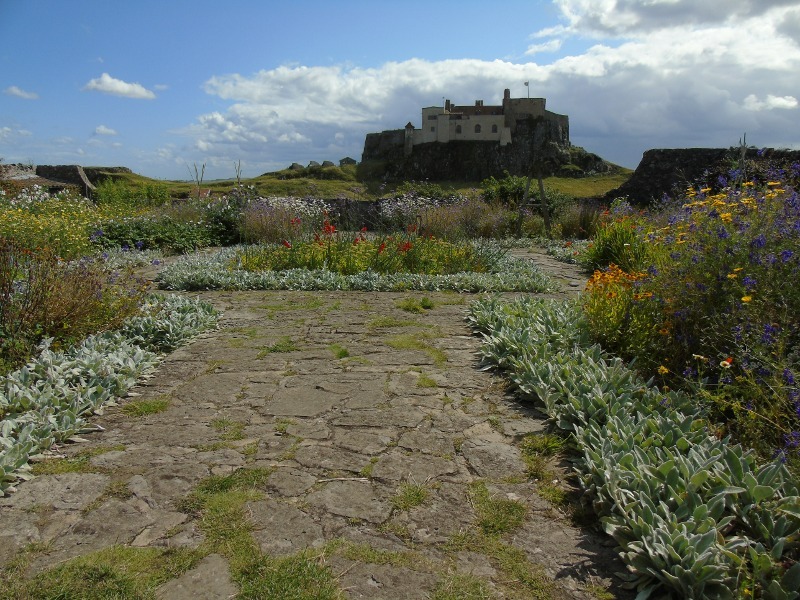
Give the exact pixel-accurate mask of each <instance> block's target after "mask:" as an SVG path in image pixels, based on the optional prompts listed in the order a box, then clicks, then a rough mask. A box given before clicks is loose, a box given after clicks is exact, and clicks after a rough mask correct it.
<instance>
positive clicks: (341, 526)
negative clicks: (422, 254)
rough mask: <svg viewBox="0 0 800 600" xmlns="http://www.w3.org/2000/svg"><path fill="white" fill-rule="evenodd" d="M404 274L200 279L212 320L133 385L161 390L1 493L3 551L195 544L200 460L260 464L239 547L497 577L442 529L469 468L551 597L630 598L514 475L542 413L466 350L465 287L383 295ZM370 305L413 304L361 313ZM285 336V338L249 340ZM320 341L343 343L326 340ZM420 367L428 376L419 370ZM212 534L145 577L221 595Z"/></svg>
mask: <svg viewBox="0 0 800 600" xmlns="http://www.w3.org/2000/svg"><path fill="white" fill-rule="evenodd" d="M415 294H416V293H412V292H408V293H358V294H356V293H345V292H319V293H314V294H309V293H305V292H286V291H281V292H202V293H201V294H200V295H201V296H202V297H203V298H205V299H207V300H209V301H211V302H212V303H214V304H215V305H216V306H217V307H218V308H220V309H221V310H224V311H227V312H226V313H225V315H224V316H223V318H222V320H221V324H220V329H219V330H217V331H214V332H210V333H208V334H205V335H204V336H203V337H202V338H201V339H199V340H197V341H196V342H195V343H193V344H190V345H188V346H186V347H184V348H181V349H179V350H178V351H177V352H175V353H173V354H172V355H170V356H168V357H166V359H165V360H164V362H163V363H162V364H161V366H160V367H159V369H158V370H157V371H156V373H155V374H154V377H152V378H151V379H149V380H147V381H146V382H143V383H142V384H141V385H139V386H137V387H136V388H135V389H134V390H133V392H134V393H138V394H140V395H141V396H142V397H154V396H156V395H163V396H164V397H166V398H167V399H168V400H169V405H168V409H167V410H166V411H164V412H161V413H158V414H153V415H148V416H146V417H142V418H133V417H130V416H128V415H126V414H124V413H123V412H122V410H121V406H116V407H115V406H110V407H108V408H107V409H106V410H105V411H104V414H103V415H100V416H97V417H96V419H95V422H96V423H97V424H98V425H100V426H101V427H103V430H102V431H97V432H95V433H92V434H88V435H87V436H85V437H86V438H87V440H88V442H87V443H84V444H66V445H64V446H63V447H62V448H60V451H62V452H63V453H64V454H65V455H66V456H76V455H78V454H80V453H81V452H85V451H86V450H96V451H97V452H96V454H95V455H93V456H92V457H91V459H90V460H89V461H88V467H87V469H86V470H88V471H95V472H81V473H65V474H62V475H44V476H39V477H35V478H33V479H32V480H31V481H27V482H22V483H20V484H19V486H18V491H17V492H16V493H14V494H12V495H11V496H9V497H6V498H0V568H1V567H2V565H3V564H5V563H7V562H8V561H10V560H12V559H13V558H14V556H15V555H16V554H17V553H18V552H20V551H21V550H22V549H23V548H24V547H25V546H26V545H27V544H29V543H30V542H46V543H47V546H46V549H45V550H41V551H38V552H37V554H36V555H35V557H34V559H33V562H32V567H31V568H32V569H33V571H34V572H38V571H39V570H42V569H47V568H51V567H53V566H56V565H59V564H63V561H65V560H69V559H70V558H71V557H75V556H79V555H83V554H86V553H88V552H91V551H94V550H98V549H101V548H106V547H108V546H111V545H114V544H123V545H127V546H131V547H136V548H158V549H164V548H192V549H196V550H198V551H201V550H202V551H208V546H207V545H206V544H204V540H205V541H207V539H206V534H205V532H204V527H205V526H206V524H205V520H204V516H203V515H202V514H198V513H197V512H196V511H195V510H193V509H192V508H191V503H188V504H187V502H186V500H187V497H189V495H190V494H191V493H192V492H193V491H194V490H196V489H197V487H198V485H199V484H201V482H203V481H204V480H206V479H207V478H209V477H210V476H212V475H214V476H218V477H219V478H220V479H217V481H218V482H220V483H221V482H224V481H225V480H224V479H222V478H224V477H225V476H227V475H230V474H232V473H235V472H236V471H238V470H240V469H262V470H264V471H265V472H266V473H267V474H268V477H266V479H262V480H260V481H261V482H260V483H258V484H254V485H253V486H252V488H251V489H249V490H248V491H247V493H248V501H247V502H246V504H244V506H243V507H242V510H241V515H242V516H241V518H242V519H244V520H245V529H246V530H248V531H250V535H251V536H252V539H253V542H254V546H253V547H254V548H257V550H256V552H258V553H261V554H263V555H264V556H265V557H266V558H268V557H285V556H292V555H295V554H296V553H298V552H302V551H306V552H321V551H322V549H323V548H325V553H324V555H322V556H321V557H320V558H319V560H320V561H322V562H323V563H324V564H325V565H326V566H327V567H328V568H329V569H330V570H331V573H332V574H333V575H334V576H335V577H336V581H337V584H338V585H339V586H340V588H341V589H342V590H343V596H344V597H345V598H370V599H373V598H392V599H397V598H426V597H429V596H430V595H431V594H432V593H433V590H434V589H435V587H436V585H437V584H438V583H439V582H440V581H442V580H443V579H444V578H445V577H447V576H448V575H450V574H452V573H454V572H457V573H462V574H469V575H471V576H474V577H478V578H480V579H482V580H484V581H485V582H486V584H487V585H488V587H489V588H490V589H492V590H494V592H496V595H497V597H509V594H510V595H511V596H513V595H514V594H513V593H511V592H509V591H508V589H506V587H507V586H508V585H510V584H509V574H508V573H507V572H504V571H503V570H502V569H501V568H500V566H499V565H498V564H497V563H496V562H495V561H494V560H493V559H492V557H490V556H489V555H488V554H484V553H483V550H482V549H480V548H472V549H470V551H453V550H450V549H449V543H450V542H451V541H452V540H453V539H454V538H455V537H457V536H460V535H462V534H464V533H465V532H470V531H473V532H474V531H476V530H477V529H476V528H477V525H476V523H477V517H476V511H475V508H474V507H473V505H472V501H471V499H470V485H471V484H473V483H474V482H477V481H481V482H483V483H485V484H486V485H487V487H488V489H489V492H490V495H491V496H492V497H494V498H502V499H507V500H513V501H518V502H522V503H524V504H525V505H526V506H527V507H528V516H527V518H526V521H525V523H524V524H523V525H522V526H520V527H519V528H517V529H516V530H514V531H512V532H509V533H508V534H506V535H505V536H504V538H503V542H504V543H506V544H510V545H513V546H515V547H517V548H519V549H521V550H522V551H523V552H524V553H525V556H527V557H528V559H529V561H531V563H535V564H538V565H541V568H543V569H544V571H545V572H546V573H547V574H548V575H549V576H550V577H551V578H552V579H553V581H552V582H551V583H552V585H553V586H554V587H553V590H554V592H553V596H552V597H553V598H556V599H558V598H568V597H574V598H588V597H589V596H587V595H586V594H588V592H587V591H586V587H587V586H588V585H591V584H594V583H596V582H597V581H601V582H604V583H608V584H609V585H610V586H612V587H613V591H614V594H615V597H618V598H628V597H629V596H626V595H625V592H624V591H620V590H618V589H617V587H614V586H613V581H612V580H611V579H610V576H609V574H610V573H613V572H614V571H621V570H623V567H622V565H621V564H620V563H619V561H618V560H617V559H616V556H615V555H614V552H613V550H612V549H611V548H610V547H608V546H607V545H604V544H603V542H602V540H601V541H598V538H597V536H596V534H594V533H591V532H585V531H581V530H579V529H575V528H574V527H572V526H571V524H570V523H569V522H568V521H567V520H566V519H564V518H561V517H559V516H558V515H559V512H558V511H557V510H554V509H553V507H552V506H550V504H549V503H548V502H547V501H546V500H544V499H542V498H540V497H539V496H538V495H537V494H536V486H535V482H532V481H527V480H526V472H525V463H524V461H523V460H522V458H521V454H520V451H519V444H520V441H521V439H522V438H523V437H524V436H525V435H528V434H530V433H536V432H540V431H543V430H544V428H545V426H546V424H545V422H544V419H543V418H542V416H541V415H540V414H539V413H538V412H536V411H535V409H533V408H532V407H530V406H529V405H522V404H517V403H516V402H515V401H514V400H513V398H511V397H509V396H507V395H505V393H504V392H503V388H502V386H498V385H497V384H498V379H497V377H496V376H495V375H492V374H490V373H487V372H484V371H480V370H478V369H477V363H476V350H477V348H478V345H479V343H480V340H479V339H478V338H477V337H475V336H472V335H470V331H469V330H468V328H467V326H466V324H465V322H464V315H465V306H464V305H458V304H454V303H453V298H454V296H453V295H452V294H437V293H431V292H426V293H425V294H422V295H425V296H428V297H429V298H431V299H432V300H433V303H434V308H433V309H432V310H429V311H426V312H425V313H424V314H422V315H409V314H408V313H406V312H404V311H402V310H401V309H400V308H398V307H397V303H398V302H399V301H400V300H403V299H406V298H408V297H409V296H413V295H415ZM467 301H468V300H467ZM377 317H389V318H391V319H394V320H395V321H396V322H400V321H414V322H415V323H418V324H412V325H410V326H407V327H396V328H371V327H369V323H370V322H372V321H373V320H374V319H376V318H377ZM283 336H290V337H291V338H292V339H293V340H295V341H296V343H297V345H298V348H299V350H293V351H289V352H280V353H266V355H264V354H263V352H261V350H262V349H263V348H264V347H266V346H268V345H270V344H273V343H274V342H275V341H277V340H279V339H280V338H281V337H283ZM397 336H404V338H408V339H413V338H414V336H419V339H422V340H424V341H425V343H426V344H428V345H431V346H434V347H436V348H437V349H439V350H440V351H441V352H443V353H444V356H446V360H445V361H444V362H441V361H440V362H437V361H434V359H433V357H432V356H431V354H430V353H429V352H426V351H421V350H397V349H395V348H392V347H391V345H392V344H393V343H395V342H396V341H397ZM333 343H336V344H339V345H340V346H341V347H343V348H346V349H347V350H348V352H349V356H348V357H347V358H344V359H338V358H336V357H335V356H334V355H333V353H332V352H331V351H330V349H329V346H330V345H331V344H333ZM259 356H261V358H259ZM423 374H424V375H425V376H426V377H427V378H429V380H430V381H432V382H433V383H435V386H436V387H426V386H420V377H421V376H422V375H423ZM126 401H127V400H123V402H122V404H124V402H126ZM224 421H227V422H228V423H229V424H230V425H229V426H226V427H220V423H221V422H224ZM509 481H515V482H518V483H508V482H509ZM407 484H416V485H419V486H421V487H423V488H424V489H425V490H426V493H425V494H424V497H423V498H421V499H419V501H417V502H416V503H415V502H411V504H407V503H406V504H404V503H403V502H402V501H400V500H401V497H402V494H403V493H404V490H406V489H407ZM348 548H349V549H350V551H348V550H347V549H348ZM203 549H205V550H203ZM217 551H218V552H220V553H219V554H211V555H209V556H206V557H205V558H203V559H202V560H201V561H200V562H199V563H197V564H196V566H195V567H194V568H193V569H191V570H190V571H188V572H186V573H184V574H183V575H181V576H179V577H176V578H174V579H172V580H171V581H168V582H167V583H165V584H164V585H162V586H161V587H159V588H158V590H157V591H156V597H158V598H170V599H178V600H181V599H184V598H186V599H190V598H191V600H196V599H202V598H227V597H234V596H235V595H236V594H237V593H238V589H237V587H236V585H235V584H234V583H233V579H232V576H231V570H230V565H229V562H228V557H226V556H225V553H226V550H225V547H224V544H223V545H221V546H219V547H218V550H217ZM487 552H488V550H487ZM237 576H238V575H237ZM514 593H516V592H514ZM517 596H519V594H517ZM519 597H524V594H523V596H519Z"/></svg>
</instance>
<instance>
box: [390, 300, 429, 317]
mask: <svg viewBox="0 0 800 600" xmlns="http://www.w3.org/2000/svg"><path fill="white" fill-rule="evenodd" d="M395 306H396V307H397V308H399V309H400V310H404V311H406V312H410V313H415V314H422V313H424V312H425V311H426V310H431V309H433V307H434V304H433V301H432V300H431V299H430V298H428V297H427V296H423V297H422V298H404V299H403V300H398V301H397V302H395Z"/></svg>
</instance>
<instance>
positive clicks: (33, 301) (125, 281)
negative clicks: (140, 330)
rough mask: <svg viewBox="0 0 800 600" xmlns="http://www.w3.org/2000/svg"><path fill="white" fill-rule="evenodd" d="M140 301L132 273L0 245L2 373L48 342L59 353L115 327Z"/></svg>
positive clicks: (141, 292)
mask: <svg viewBox="0 0 800 600" xmlns="http://www.w3.org/2000/svg"><path fill="white" fill-rule="evenodd" d="M143 296H144V287H143V285H142V282H141V281H138V280H137V279H136V278H135V277H134V276H133V275H132V274H131V273H130V271H125V272H123V273H119V272H116V271H114V272H111V271H109V269H108V268H107V267H106V265H105V264H104V263H103V262H102V261H98V260H90V259H84V260H81V261H76V262H70V263H66V262H64V261H62V260H60V259H59V258H58V257H57V256H55V255H54V254H53V252H52V251H48V250H40V251H36V252H32V251H30V250H26V249H23V248H21V247H20V246H19V245H17V244H16V243H15V242H12V241H8V240H3V239H0V373H3V372H6V371H8V370H9V369H10V368H13V367H16V366H19V364H21V363H22V362H24V361H25V360H27V359H28V357H29V356H30V355H31V354H32V353H33V350H34V348H35V347H36V345H37V344H39V343H40V342H41V341H42V340H44V339H46V338H49V339H50V340H51V342H50V344H51V346H52V347H53V348H60V347H64V346H68V345H70V344H71V343H74V342H77V341H79V340H81V339H82V338H84V337H85V336H87V335H88V334H90V333H96V332H98V331H104V330H106V329H110V328H113V327H117V326H119V325H120V324H121V323H122V321H123V320H124V319H125V318H127V317H129V316H130V315H132V314H134V313H135V312H136V311H137V310H138V307H139V303H140V302H141V300H142V298H143Z"/></svg>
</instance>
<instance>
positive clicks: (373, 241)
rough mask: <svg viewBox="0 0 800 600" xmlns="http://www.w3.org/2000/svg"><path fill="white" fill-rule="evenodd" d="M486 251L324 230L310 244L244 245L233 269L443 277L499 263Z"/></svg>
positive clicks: (407, 238)
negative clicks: (307, 270)
mask: <svg viewBox="0 0 800 600" xmlns="http://www.w3.org/2000/svg"><path fill="white" fill-rule="evenodd" d="M502 255H503V253H502V252H500V251H495V252H492V251H491V250H490V248H489V246H476V245H472V244H466V243H460V244H453V243H450V242H446V241H444V240H439V239H435V238H433V239H432V238H426V237H422V236H417V235H414V234H401V235H398V236H388V237H378V238H373V237H367V236H366V235H364V233H363V232H362V233H360V234H343V233H339V232H336V230H335V228H334V227H333V226H332V225H326V226H325V231H324V232H323V233H322V235H317V236H316V239H315V240H314V241H306V242H303V241H298V242H295V243H291V242H289V241H288V240H285V241H284V243H282V244H276V245H272V246H248V247H246V248H245V249H244V250H243V251H242V252H241V253H240V254H239V255H238V256H237V258H236V262H235V264H236V266H237V267H238V268H241V269H244V270H247V271H264V270H267V271H286V270H290V269H309V270H314V269H322V268H324V269H327V270H330V271H333V272H335V273H341V274H343V275H353V274H356V273H361V272H364V271H371V272H373V273H382V274H386V273H421V274H427V275H447V274H452V273H461V272H465V271H472V272H478V273H485V272H489V271H491V270H492V269H493V268H494V267H495V265H496V264H497V261H499V260H500V258H502Z"/></svg>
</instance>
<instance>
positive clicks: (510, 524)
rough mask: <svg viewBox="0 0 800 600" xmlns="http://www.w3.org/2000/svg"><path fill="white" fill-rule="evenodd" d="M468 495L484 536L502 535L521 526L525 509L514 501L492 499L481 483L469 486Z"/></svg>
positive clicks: (484, 485)
mask: <svg viewBox="0 0 800 600" xmlns="http://www.w3.org/2000/svg"><path fill="white" fill-rule="evenodd" d="M469 495H470V500H471V501H472V505H473V506H474V507H475V512H476V513H477V517H478V527H479V529H480V530H481V532H482V533H483V534H484V535H489V536H492V535H502V534H504V533H508V532H509V531H512V530H514V529H516V528H517V527H519V526H520V525H522V523H523V522H524V521H525V515H526V514H527V508H526V506H525V505H524V504H522V503H521V502H517V501H516V500H507V499H504V498H494V497H492V495H491V494H490V493H489V489H488V488H487V487H486V484H485V483H483V482H482V481H476V482H474V483H472V484H470V486H469Z"/></svg>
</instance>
